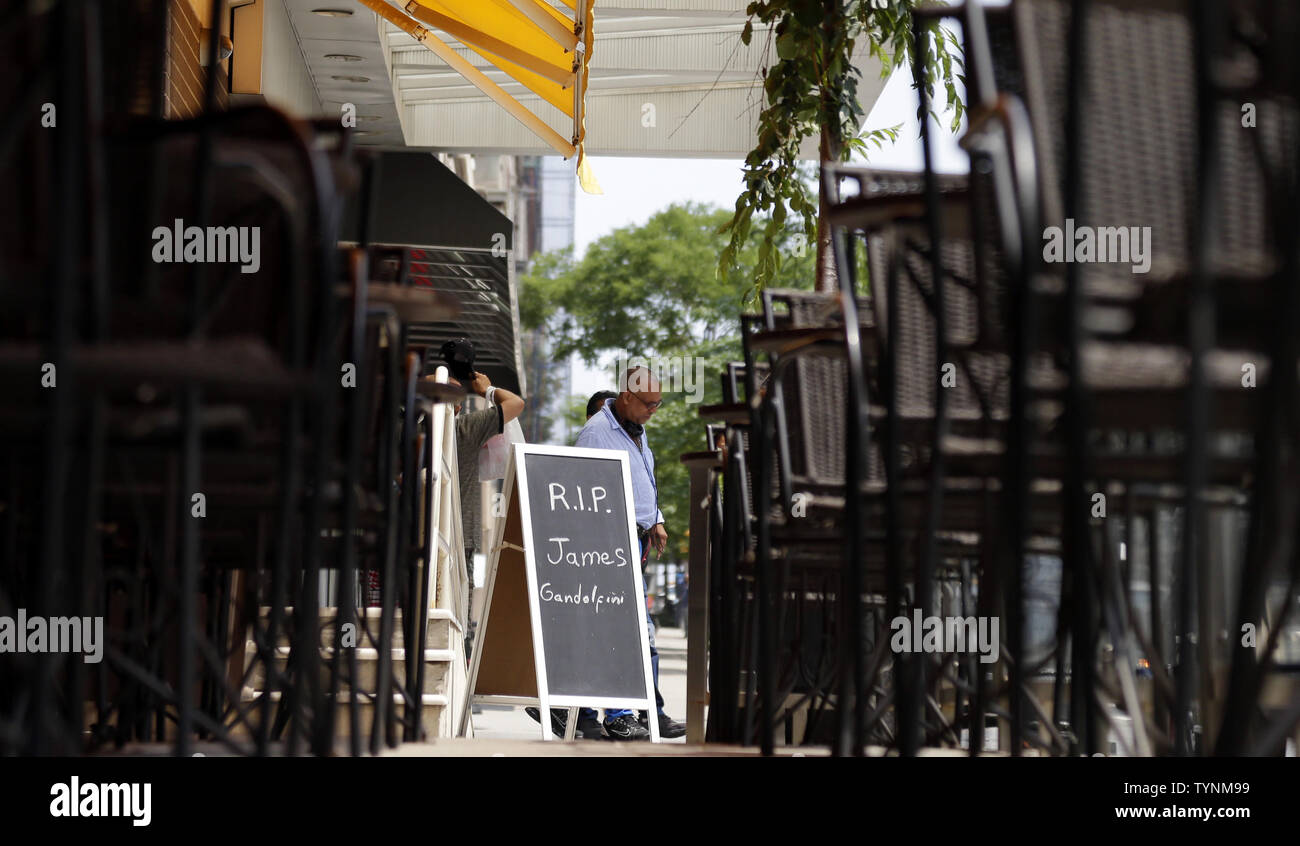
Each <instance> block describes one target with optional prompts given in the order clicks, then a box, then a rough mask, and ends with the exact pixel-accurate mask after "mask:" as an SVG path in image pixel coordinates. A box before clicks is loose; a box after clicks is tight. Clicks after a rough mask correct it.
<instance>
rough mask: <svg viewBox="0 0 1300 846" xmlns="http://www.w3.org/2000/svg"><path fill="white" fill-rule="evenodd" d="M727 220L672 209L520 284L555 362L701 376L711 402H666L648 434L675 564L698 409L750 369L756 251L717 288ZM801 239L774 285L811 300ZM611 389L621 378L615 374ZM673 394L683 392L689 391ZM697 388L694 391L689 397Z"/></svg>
mask: <svg viewBox="0 0 1300 846" xmlns="http://www.w3.org/2000/svg"><path fill="white" fill-rule="evenodd" d="M727 217H728V213H727V212H726V211H723V210H721V209H716V208H707V207H704V206H700V205H694V204H688V205H674V206H670V207H669V208H667V209H665V210H664V211H661V212H659V213H658V214H656V215H654V216H653V217H651V218H650V220H648V221H646V223H645V224H643V225H641V226H629V227H624V228H622V229H618V230H615V231H614V232H611V233H610V234H608V235H606V236H604V237H603V238H601V239H600V240H598V241H596V242H595V243H593V244H592V245H591V246H590V247H589V248H588V249H587V252H586V254H585V255H584V256H583V258H582V260H581V261H575V260H574V259H573V256H572V254H571V253H569V252H564V253H553V254H548V255H545V256H541V257H539V258H538V260H536V261H535V262H534V263H533V266H532V268H531V270H530V272H529V273H528V274H527V275H526V276H524V277H523V279H522V280H521V286H520V287H521V292H520V301H519V314H520V321H521V323H522V324H523V326H524V328H525V329H533V328H545V329H546V331H547V335H548V337H549V339H550V342H551V348H552V353H553V355H554V356H555V357H556V358H557V359H560V358H563V357H566V356H568V355H569V354H570V353H576V354H577V355H579V356H581V357H582V358H583V360H585V361H586V362H587V363H588V364H589V365H594V364H596V363H597V362H598V361H599V360H600V359H601V357H602V356H606V355H608V354H610V353H616V352H620V351H626V352H627V353H629V354H630V355H631V356H633V357H634V358H635V357H638V356H640V357H677V356H680V357H683V358H684V359H686V360H687V361H688V362H689V365H690V372H691V374H692V379H694V374H695V373H696V372H698V367H699V366H700V365H699V364H697V362H699V363H700V364H702V366H703V373H704V378H703V396H702V398H701V399H700V401H699V402H698V403H697V402H692V401H691V400H692V397H691V394H690V392H688V391H686V390H678V391H672V392H670V391H667V390H665V392H664V405H663V406H662V407H661V408H660V409H659V411H657V412H656V413H655V416H654V417H653V418H652V420H651V421H650V425H649V426H648V432H649V441H650V445H651V447H652V448H653V449H654V453H655V461H656V464H657V467H656V470H657V473H656V475H657V477H658V479H657V481H658V484H659V507H660V508H661V509H662V510H663V512H664V518H665V520H666V521H667V528H668V532H669V556H670V557H672V558H676V559H678V560H684V559H685V558H686V554H687V535H686V529H687V517H686V515H687V513H688V511H687V508H688V499H689V481H688V478H687V474H686V468H685V467H683V466H682V464H681V461H680V460H679V457H680V456H681V454H682V453H684V452H697V451H699V450H701V449H704V448H705V446H706V444H705V437H704V425H705V421H704V420H703V419H702V418H701V417H700V416H699V406H700V404H707V403H716V402H720V401H721V398H722V397H721V394H722V382H721V378H720V374H721V372H722V370H723V368H724V366H725V365H726V363H727V362H728V361H739V360H740V359H741V358H742V350H741V344H740V312H741V309H742V307H743V303H744V300H745V297H746V295H747V294H748V293H749V292H750V291H751V289H752V286H753V282H752V280H753V274H754V271H755V266H756V264H757V262H758V250H757V248H756V247H745V248H742V249H741V250H740V251H739V253H738V255H737V260H736V262H735V264H734V266H733V267H732V268H731V269H730V270H728V271H727V272H726V273H724V274H723V275H722V277H721V278H719V277H718V276H717V275H716V273H715V268H716V258H717V255H718V252H719V251H720V250H721V249H722V248H723V246H724V245H725V243H726V238H725V236H724V235H723V234H722V233H721V232H720V229H721V226H722V224H723V223H724V222H725V221H726V219H727ZM800 239H801V236H800V235H799V234H798V233H795V232H790V231H783V232H781V233H778V236H777V244H778V246H779V248H780V249H781V250H782V251H783V253H784V254H785V255H787V256H789V259H788V260H787V261H785V262H783V264H782V266H781V268H780V269H779V270H778V271H777V272H776V273H775V275H774V277H773V280H772V282H773V285H774V286H776V287H786V288H800V289H804V290H807V289H810V288H811V287H812V284H813V275H814V272H813V270H814V269H813V255H812V250H811V249H804V248H803V246H802V244H801V243H800ZM610 383H611V384H610V387H611V388H613V387H614V383H615V374H614V373H613V372H612V371H611V372H610ZM676 387H681V388H685V387H687V386H685V385H678V386H676ZM691 387H692V388H693V387H694V386H693V385H692V386H691ZM585 402H586V397H581V398H579V397H573V398H571V399H570V410H569V412H568V413H569V414H570V415H571V416H572V418H574V422H575V423H580V422H581V420H582V411H581V409H582V407H583V406H584V405H585Z"/></svg>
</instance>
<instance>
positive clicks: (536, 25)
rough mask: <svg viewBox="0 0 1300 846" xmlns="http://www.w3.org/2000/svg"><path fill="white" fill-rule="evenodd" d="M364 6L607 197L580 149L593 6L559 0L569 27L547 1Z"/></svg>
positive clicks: (440, 0) (379, 1) (589, 1)
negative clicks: (540, 106) (559, 117)
mask: <svg viewBox="0 0 1300 846" xmlns="http://www.w3.org/2000/svg"><path fill="white" fill-rule="evenodd" d="M359 2H360V3H361V4H362V5H364V6H366V7H367V8H369V9H371V10H373V11H374V12H375V13H376V14H378V15H379V16H380V17H382V18H384V19H385V20H387V21H388V22H389V23H392V24H393V25H394V26H396V27H398V28H399V29H401V30H403V31H404V32H406V33H407V34H408V35H410V36H411V37H412V38H414V39H415V40H416V41H418V42H420V43H421V44H423V45H424V46H425V47H426V48H428V49H429V50H431V51H433V53H435V54H436V55H437V56H438V57H439V58H441V59H442V60H443V61H444V62H446V63H447V64H448V65H450V66H451V67H452V68H453V69H454V70H456V71H457V72H458V73H460V75H461V76H463V77H465V79H466V80H468V81H469V82H471V83H472V84H473V85H474V86H475V87H477V88H478V89H479V90H480V91H482V92H483V93H484V94H486V95H487V96H488V97H490V98H491V99H492V100H493V101H495V102H496V103H497V104H498V105H500V106H501V107H502V108H504V109H505V110H506V111H507V112H509V113H510V114H511V115H512V116H513V117H514V118H515V119H516V120H518V121H519V122H520V123H522V124H524V126H526V127H527V128H528V129H529V130H530V131H531V132H533V133H534V134H535V135H537V136H538V137H539V138H541V139H542V140H543V141H545V142H546V143H547V144H548V145H549V146H551V147H552V148H553V149H554V150H555V151H556V152H558V153H559V154H560V155H562V156H564V157H565V158H566V159H567V158H569V157H571V156H575V155H576V157H577V163H576V171H577V177H578V184H579V185H580V186H581V187H582V190H583V191H585V192H587V193H589V194H600V193H603V191H602V190H601V188H600V184H599V183H598V182H597V181H596V177H595V174H593V173H592V171H591V166H590V164H589V163H588V162H587V161H586V154H585V151H584V149H583V147H584V142H585V140H586V134H587V132H586V109H585V105H586V98H587V83H588V66H589V64H590V62H591V55H592V45H593V42H594V31H595V27H594V19H593V16H592V8H593V6H594V5H595V0H561V2H563V3H564V5H565V6H567V7H568V8H570V9H572V10H573V15H574V16H573V19H572V20H570V19H569V18H567V17H565V15H564V13H563V12H562V11H561V10H560V9H557V8H555V7H554V6H552V5H551V4H549V3H547V2H545V0H406V2H405V4H404V6H403V8H402V10H401V11H399V10H398V9H396V8H394V7H393V6H392V5H390V4H389V3H387V2H385V0H359ZM398 2H402V0H398ZM403 12H405V14H403ZM417 21H419V23H417ZM421 24H427V26H422V25H421ZM430 28H434V29H438V30H440V31H442V32H445V33H446V34H447V35H448V36H450V37H451V38H454V39H455V40H457V41H459V42H460V43H461V44H464V45H465V47H467V48H468V49H469V50H471V51H473V52H474V53H476V54H478V55H479V56H481V57H482V58H483V59H484V60H485V61H487V62H488V63H490V64H491V65H492V66H493V67H495V68H497V69H499V70H501V71H503V72H505V73H506V75H508V76H509V77H510V78H511V79H513V80H515V81H516V82H518V83H519V84H521V85H523V86H524V87H525V88H527V89H528V90H529V91H531V92H532V93H534V94H536V95H537V96H538V97H540V98H541V99H542V100H544V101H546V102H547V103H549V104H550V105H552V106H554V107H555V108H556V109H558V110H559V111H560V112H561V113H562V114H563V115H564V116H565V117H568V118H570V119H572V121H573V124H572V128H571V132H570V133H569V136H570V137H569V138H568V139H566V138H565V137H564V135H563V134H561V132H559V131H557V130H556V129H555V128H554V127H552V126H550V125H549V124H547V122H546V121H544V120H543V119H542V118H541V117H539V116H538V115H537V114H535V113H534V112H533V111H531V110H530V109H529V108H528V107H527V106H525V105H523V104H522V103H520V102H519V101H518V100H517V99H516V98H515V97H513V96H512V95H511V94H509V93H508V92H507V91H505V89H503V88H502V87H501V86H500V85H498V84H497V83H495V82H493V81H492V80H491V79H489V78H488V76H487V75H486V74H484V73H483V72H482V71H481V70H479V69H478V68H476V67H475V66H474V65H473V64H472V63H471V62H469V61H468V60H466V59H465V58H464V56H462V55H461V54H460V53H459V52H457V51H456V50H455V49H454V48H453V47H452V46H451V45H450V44H448V43H447V42H445V41H443V40H442V39H441V38H439V37H438V35H436V34H435V33H434V32H432V31H431V29H430Z"/></svg>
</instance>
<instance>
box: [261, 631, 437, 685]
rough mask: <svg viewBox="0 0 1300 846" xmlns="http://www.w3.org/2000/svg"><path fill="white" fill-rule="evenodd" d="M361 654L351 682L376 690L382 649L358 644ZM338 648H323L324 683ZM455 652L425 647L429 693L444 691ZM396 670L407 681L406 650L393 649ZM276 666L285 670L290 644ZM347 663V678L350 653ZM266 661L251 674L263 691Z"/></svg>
mask: <svg viewBox="0 0 1300 846" xmlns="http://www.w3.org/2000/svg"><path fill="white" fill-rule="evenodd" d="M253 649H254V647H253V644H252V643H249V644H248V650H249V653H248V654H250V655H251V654H253ZM356 654H357V679H356V681H355V682H354V683H353V685H351V686H352V687H358V688H360V689H361V690H368V691H373V690H375V689H376V688H377V687H378V679H379V650H378V649H374V648H371V647H358V648H357V649H356ZM333 655H334V650H333V649H329V648H322V649H321V650H320V656H321V665H320V677H321V681H322V683H323V684H328V682H329V662H330V661H331V660H333ZM454 658H455V654H454V653H453V652H452V650H450V649H426V650H424V662H425V668H424V692H425V693H443V692H444V690H445V688H446V683H447V673H448V672H449V670H450V667H451V663H452V661H453V660H454ZM392 659H393V663H392V668H393V669H392V672H393V675H394V678H396V679H400V680H402V681H403V682H404V681H405V679H406V650H405V649H394V650H392ZM275 660H276V666H277V667H279V668H280V669H281V670H283V669H284V667H285V664H286V663H287V662H288V660H289V647H287V646H281V647H279V648H277V649H276V659H275ZM341 660H342V661H343V662H344V663H343V668H342V670H343V673H344V674H345V675H344V678H345V679H346V673H347V669H348V668H347V660H348V657H347V655H346V654H345V655H343V656H342V657H341ZM265 681H266V665H265V664H264V663H263V662H261V661H258V662H256V663H255V665H254V666H253V672H252V674H251V675H250V676H249V679H248V682H247V683H248V685H249V686H250V687H252V688H253V689H254V690H257V691H260V690H262V689H263V688H264V687H265Z"/></svg>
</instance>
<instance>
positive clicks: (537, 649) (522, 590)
mask: <svg viewBox="0 0 1300 846" xmlns="http://www.w3.org/2000/svg"><path fill="white" fill-rule="evenodd" d="M527 455H553V456H561V457H572V458H595V459H600V460H602V461H617V462H618V463H619V471H620V475H621V477H622V481H623V497H624V499H623V501H624V503H625V504H626V506H627V509H626V510H627V534H628V544H629V545H628V552H629V554H630V555H637V553H638V552H639V551H640V545H639V544H638V542H637V537H636V518H635V516H634V513H633V506H632V475H631V471H630V469H629V465H628V454H627V453H626V452H624V451H623V450H613V449H587V448H584V447H562V446H547V445H542V444H515V445H514V448H513V449H512V450H511V451H510V457H509V462H508V464H507V467H506V475H505V482H504V485H503V488H502V494H503V501H504V502H505V503H506V513H505V516H504V518H500V519H498V521H497V526H496V530H495V532H494V533H493V544H492V549H491V551H490V555H489V556H488V566H487V574H486V582H487V583H486V585H484V589H485V590H486V595H485V597H484V601H483V619H481V620H480V621H479V624H478V638H477V643H476V646H475V648H474V656H473V659H472V660H471V662H470V674H469V684H468V686H467V687H466V690H465V707H464V708H463V709H462V711H461V719H460V727H459V731H458V735H459V736H461V737H464V736H466V733H467V732H468V731H469V729H470V720H471V718H472V711H473V706H474V705H511V706H514V707H522V706H526V705H534V706H537V707H538V708H539V709H540V712H541V717H542V719H541V732H542V739H543V740H548V741H549V740H552V739H554V738H553V736H552V733H551V720H550V709H551V708H557V707H558V708H567V709H568V712H569V719H568V722H567V729H568V730H567V732H566V733H565V739H566V740H572V739H573V737H574V732H575V729H576V724H577V715H578V708H579V707H587V708H627V709H631V710H642V711H645V712H646V713H647V714H648V715H649V719H648V720H647V722H648V723H649V729H650V740H651V742H653V743H658V742H659V740H660V738H659V720H658V719H657V715H658V706H657V705H656V703H655V694H654V690H655V687H654V676H653V674H652V672H651V664H650V635H649V633H648V632H647V630H646V607H645V591H644V589H643V586H642V578H643V577H642V576H641V568H640V558H639V556H638V557H637V558H636V560H637V566H636V567H633V568H631V569H632V573H633V578H632V581H633V582H634V584H633V590H634V595H635V600H636V618H637V626H638V628H637V632H638V635H639V639H640V644H641V665H642V669H643V672H644V676H645V690H646V698H644V699H635V698H625V697H614V696H551V695H550V692H549V689H548V686H547V679H546V644H545V642H544V633H543V631H542V609H541V606H540V604H539V601H538V578H537V560H536V551H535V550H534V549H533V548H532V536H533V525H532V515H531V513H530V510H529V502H528V476H527V472H528V468H527V463H526V462H525V461H524V457H525V456H527ZM525 604H526V606H527V610H528V616H527V620H528V625H527V626H523V625H520V623H521V622H522V620H521V617H522V612H523V610H524V609H523V607H524V605H525ZM494 616H495V618H496V620H497V622H496V627H495V628H493V627H492V625H491V623H492V621H493V618H494Z"/></svg>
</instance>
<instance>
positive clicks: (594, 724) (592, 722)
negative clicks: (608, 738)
mask: <svg viewBox="0 0 1300 846" xmlns="http://www.w3.org/2000/svg"><path fill="white" fill-rule="evenodd" d="M574 736H575V737H580V738H582V739H583V740H604V739H605V730H604V729H603V728H601V726H600V720H598V719H596V718H595V717H588V718H586V719H585V720H584V719H583V718H582V717H579V718H578V731H577V733H576V734H575V735H574Z"/></svg>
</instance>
